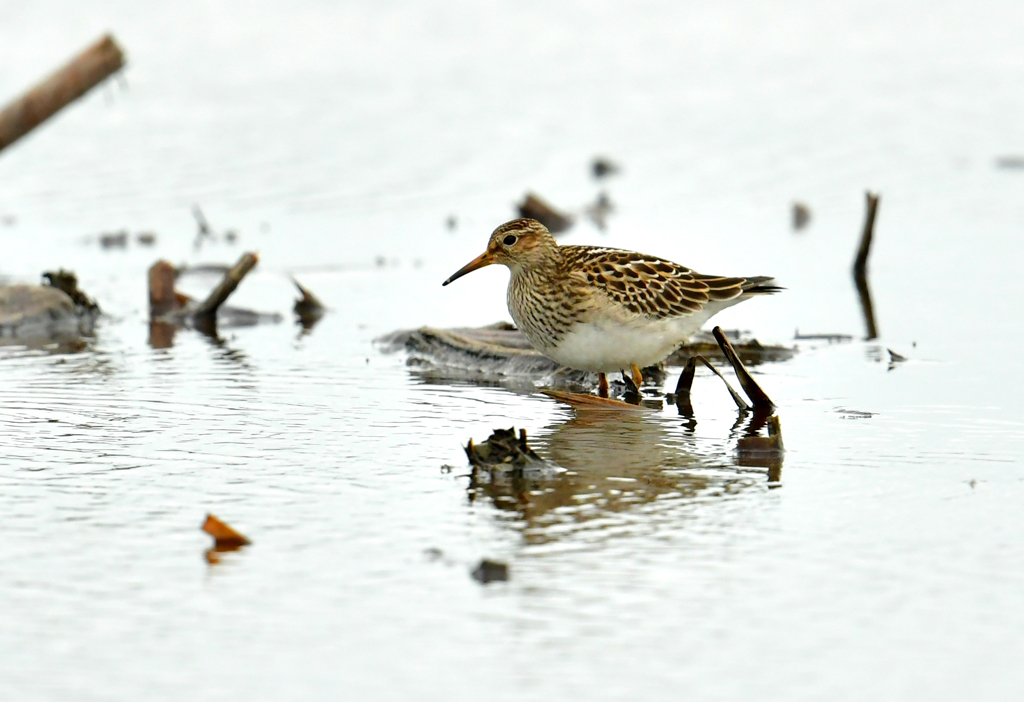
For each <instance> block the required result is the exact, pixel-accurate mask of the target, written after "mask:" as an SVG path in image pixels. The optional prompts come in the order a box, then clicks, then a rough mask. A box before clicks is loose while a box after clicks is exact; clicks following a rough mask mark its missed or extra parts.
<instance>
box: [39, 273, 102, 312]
mask: <svg viewBox="0 0 1024 702" xmlns="http://www.w3.org/2000/svg"><path fill="white" fill-rule="evenodd" d="M43 281H44V284H45V285H49V286H50V287H53V288H57V289H58V290H60V291H61V292H63V293H64V294H65V295H67V296H68V297H70V298H71V301H72V302H73V303H74V304H75V307H78V308H80V309H82V310H85V311H88V312H90V313H97V314H98V313H99V311H100V306H99V305H98V304H96V301H95V300H93V299H91V298H90V297H89V296H88V295H86V294H85V293H84V292H82V291H81V290H80V289H79V288H78V276H76V275H75V274H74V273H72V272H71V271H66V270H64V269H63V268H61V269H59V270H57V271H47V272H45V273H43Z"/></svg>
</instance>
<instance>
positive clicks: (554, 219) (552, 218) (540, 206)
mask: <svg viewBox="0 0 1024 702" xmlns="http://www.w3.org/2000/svg"><path fill="white" fill-rule="evenodd" d="M518 208H519V216H520V217H528V218H530V219H535V220H537V221H538V222H540V223H541V224H543V225H544V226H545V227H547V228H548V231H549V232H551V233H552V234H558V233H560V232H564V231H565V230H567V229H569V228H570V227H572V225H573V220H572V217H570V216H569V215H567V214H563V213H561V212H559V211H558V210H556V209H555V208H554V207H552V206H551V205H549V204H548V203H546V202H544V200H541V199H540V198H539V197H537V196H536V195H534V194H533V193H526V197H525V198H524V199H523V201H522V202H521V203H520V204H519V205H518Z"/></svg>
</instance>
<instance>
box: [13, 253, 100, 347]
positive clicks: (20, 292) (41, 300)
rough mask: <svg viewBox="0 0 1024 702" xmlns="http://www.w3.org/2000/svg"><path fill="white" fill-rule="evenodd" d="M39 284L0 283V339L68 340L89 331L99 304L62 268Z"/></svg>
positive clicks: (49, 273) (51, 273)
mask: <svg viewBox="0 0 1024 702" xmlns="http://www.w3.org/2000/svg"><path fill="white" fill-rule="evenodd" d="M43 280H44V283H43V284H42V285H24V284H13V285H0V343H11V342H13V343H25V342H29V343H35V342H39V341H66V342H67V341H70V342H74V343H77V340H79V339H81V338H82V337H84V336H89V335H91V334H92V331H93V327H94V325H95V322H96V318H97V317H99V315H100V307H99V305H98V304H96V302H95V301H94V300H92V299H90V298H89V296H88V295H86V294H85V293H83V292H82V291H81V290H79V288H78V278H77V277H76V276H75V274H74V273H71V272H69V271H65V270H63V269H61V270H59V271H56V272H47V273H44V274H43Z"/></svg>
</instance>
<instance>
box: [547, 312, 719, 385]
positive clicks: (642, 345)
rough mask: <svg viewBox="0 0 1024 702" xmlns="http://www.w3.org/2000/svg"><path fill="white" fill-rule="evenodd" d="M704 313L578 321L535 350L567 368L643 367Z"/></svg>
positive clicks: (667, 350) (672, 346) (603, 370)
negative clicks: (553, 343)
mask: <svg viewBox="0 0 1024 702" xmlns="http://www.w3.org/2000/svg"><path fill="white" fill-rule="evenodd" d="M703 316H704V315H694V316H693V317H685V318H676V319H666V320H660V321H656V322H654V321H651V320H649V319H646V320H643V322H640V321H639V320H636V321H633V320H631V321H627V322H618V321H611V320H601V321H598V322H587V323H577V324H575V325H573V327H572V329H571V330H570V331H569V332H567V333H566V334H565V336H564V337H562V339H561V341H560V342H559V343H558V345H557V346H554V347H547V348H543V349H538V350H539V351H541V353H543V354H544V355H545V356H547V357H548V358H550V359H552V360H553V361H556V362H558V363H561V364H562V365H563V366H568V367H569V368H576V369H579V370H587V371H594V372H599V373H613V372H615V371H619V370H628V369H629V366H630V365H631V364H634V363H635V364H636V365H637V366H639V367H641V368H644V367H646V366H652V365H654V364H655V363H658V362H659V361H662V360H664V359H665V357H666V356H668V355H669V354H670V353H672V352H673V351H674V350H675V349H676V347H678V346H679V344H681V343H682V342H684V341H686V340H687V339H689V338H690V336H692V335H693V333H694V332H696V331H697V330H698V329H699V328H700V325H701V324H702V323H703V321H704V319H702V317H703Z"/></svg>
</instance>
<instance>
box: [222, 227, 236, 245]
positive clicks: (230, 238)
mask: <svg viewBox="0 0 1024 702" xmlns="http://www.w3.org/2000/svg"><path fill="white" fill-rule="evenodd" d="M224 241H226V242H228V243H229V244H233V243H235V242H236V241H238V232H236V231H235V230H234V229H228V230H227V231H226V232H224Z"/></svg>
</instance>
